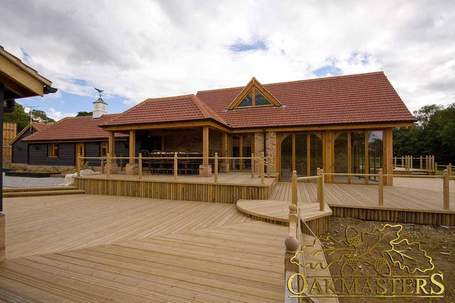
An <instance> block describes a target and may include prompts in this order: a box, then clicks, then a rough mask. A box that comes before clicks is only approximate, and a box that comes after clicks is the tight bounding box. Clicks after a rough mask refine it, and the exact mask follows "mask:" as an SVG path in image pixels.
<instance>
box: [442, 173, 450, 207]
mask: <svg viewBox="0 0 455 303" xmlns="http://www.w3.org/2000/svg"><path fill="white" fill-rule="evenodd" d="M449 191H450V189H449V173H448V171H447V170H444V177H443V185H442V196H443V208H444V209H449V208H450V200H449Z"/></svg>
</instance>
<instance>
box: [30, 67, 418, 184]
mask: <svg viewBox="0 0 455 303" xmlns="http://www.w3.org/2000/svg"><path fill="white" fill-rule="evenodd" d="M98 101H99V100H97V101H95V102H94V103H96V104H95V105H96V106H98V105H99V106H101V105H103V106H104V104H105V103H104V102H102V103H100V102H98ZM101 101H102V100H101ZM414 121H415V119H414V117H413V116H412V115H411V113H410V112H409V111H408V109H407V108H406V106H405V104H404V103H403V101H402V100H401V98H400V97H399V95H398V94H397V93H396V91H395V90H394V88H393V87H392V85H391V84H390V82H389V81H388V79H387V77H386V76H385V75H384V73H383V72H374V73H367V74H358V75H347V76H337V77H327V78H319V79H310V80H301V81H291V82H282V83H273V84H266V85H262V84H261V83H259V81H257V80H256V79H255V78H253V79H252V80H251V81H250V82H249V83H248V84H247V85H246V86H244V87H234V88H224V89H215V90H205V91H198V92H197V93H196V94H190V95H182V96H173V97H165V98H155V99H147V100H145V101H143V102H141V103H139V104H137V105H136V106H134V107H132V108H130V109H128V110H127V111H125V112H123V113H120V114H115V115H102V114H97V115H96V117H76V118H66V119H63V120H62V121H60V122H58V123H56V124H55V125H52V126H51V127H49V128H47V129H46V130H44V131H42V132H39V133H36V134H33V135H31V136H28V137H27V138H25V139H24V141H26V142H27V143H28V144H29V149H30V150H33V151H32V152H30V156H29V164H40V165H75V164H76V160H75V159H76V155H78V154H79V155H81V156H86V157H87V156H93V157H96V156H104V155H106V154H107V153H109V154H110V156H111V157H127V156H128V157H130V160H129V161H130V163H129V166H130V168H133V169H134V168H135V166H137V164H136V163H135V161H134V157H137V156H138V155H139V154H141V155H143V156H149V155H156V154H171V153H185V154H187V155H188V154H189V155H193V156H198V157H200V158H201V163H198V166H199V167H198V169H197V173H199V174H200V175H203V176H209V175H211V173H212V170H213V162H212V161H211V160H210V159H211V158H212V157H213V156H214V154H215V153H217V154H218V155H219V156H221V157H239V158H240V159H241V158H244V157H251V155H253V156H259V155H262V154H263V155H264V156H265V158H266V159H267V160H266V161H267V167H266V169H267V173H268V174H269V175H275V176H278V177H279V178H280V179H282V180H286V179H288V178H289V177H290V175H291V172H292V171H293V170H296V171H297V173H298V175H300V176H309V175H315V174H316V170H317V168H322V169H324V172H326V173H359V174H375V173H377V172H378V170H379V169H382V171H383V173H385V174H387V173H392V170H393V167H392V164H393V163H392V162H393V138H392V130H393V128H395V127H403V126H411V125H412V124H413V123H414ZM32 154H33V155H32ZM199 164H200V165H199ZM250 169H251V161H248V160H246V161H238V162H229V161H222V163H221V168H220V170H221V171H232V170H250ZM253 169H258V168H254V167H253ZM129 171H131V169H129ZM195 172H196V170H193V173H195ZM343 178H344V179H343ZM326 181H328V182H332V181H335V182H350V183H351V182H352V183H356V182H357V183H364V182H369V181H374V180H368V179H365V177H363V176H358V177H349V179H346V178H345V177H338V176H333V175H329V176H327V180H326ZM385 181H386V184H391V182H392V179H391V178H388V180H385Z"/></svg>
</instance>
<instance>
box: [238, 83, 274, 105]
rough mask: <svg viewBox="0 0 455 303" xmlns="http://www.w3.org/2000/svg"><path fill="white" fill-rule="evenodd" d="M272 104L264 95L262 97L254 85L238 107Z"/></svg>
mask: <svg viewBox="0 0 455 303" xmlns="http://www.w3.org/2000/svg"><path fill="white" fill-rule="evenodd" d="M266 105H272V103H270V101H269V100H267V98H266V97H264V96H263V95H262V94H261V93H260V92H259V91H257V90H256V89H255V88H254V87H253V89H252V90H251V91H250V92H249V93H248V95H246V96H245V98H243V100H242V102H240V104H239V105H238V107H245V106H266Z"/></svg>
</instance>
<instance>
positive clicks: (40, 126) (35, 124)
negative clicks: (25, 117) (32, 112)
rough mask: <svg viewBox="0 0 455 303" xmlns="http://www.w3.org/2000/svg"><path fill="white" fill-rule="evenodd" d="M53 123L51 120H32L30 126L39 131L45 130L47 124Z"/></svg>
mask: <svg viewBox="0 0 455 303" xmlns="http://www.w3.org/2000/svg"><path fill="white" fill-rule="evenodd" d="M53 124H54V123H53V122H48V123H44V122H32V127H33V128H34V129H35V130H36V131H37V132H40V131H42V130H45V129H46V128H48V127H49V126H51V125H53Z"/></svg>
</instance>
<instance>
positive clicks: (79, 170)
mask: <svg viewBox="0 0 455 303" xmlns="http://www.w3.org/2000/svg"><path fill="white" fill-rule="evenodd" d="M76 173H77V176H78V177H80V176H81V155H80V154H79V153H77V157H76Z"/></svg>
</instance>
